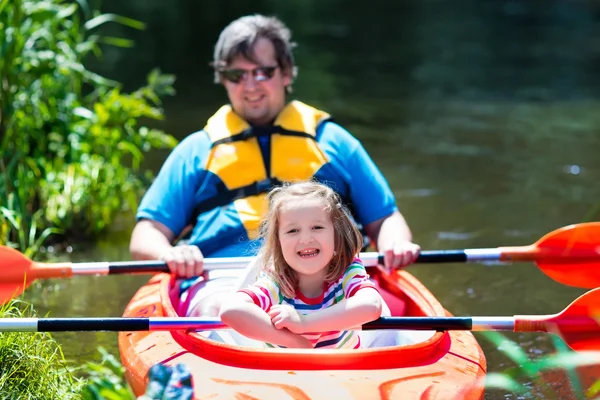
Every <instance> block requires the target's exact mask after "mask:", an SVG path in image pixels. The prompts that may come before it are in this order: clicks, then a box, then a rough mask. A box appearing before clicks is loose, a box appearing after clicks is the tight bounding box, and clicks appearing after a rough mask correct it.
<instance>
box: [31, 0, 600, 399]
mask: <svg viewBox="0 0 600 400" xmlns="http://www.w3.org/2000/svg"><path fill="white" fill-rule="evenodd" d="M102 5H103V10H104V11H108V12H116V13H119V14H124V15H127V16H131V17H134V18H137V19H140V20H143V21H144V22H146V23H147V24H148V29H147V31H145V32H131V31H128V30H126V29H124V28H119V27H113V28H111V29H112V32H108V33H111V34H116V35H127V36H129V37H133V38H134V39H135V40H136V42H137V47H136V48H135V49H134V50H133V51H129V52H127V51H125V52H123V51H120V50H119V51H114V50H112V49H106V51H105V58H104V60H103V61H102V64H97V63H93V65H95V67H94V68H95V69H96V70H97V71H98V72H101V73H104V74H106V75H108V76H109V77H113V78H116V79H119V80H122V81H124V82H125V84H126V89H133V88H136V87H137V86H139V85H140V84H141V83H142V80H143V75H144V74H145V73H147V72H148V71H149V70H150V69H151V68H152V67H154V66H159V67H160V68H161V69H162V70H163V71H165V72H169V73H174V74H176V75H177V82H176V89H177V91H178V94H177V96H176V97H174V98H171V99H167V100H166V103H165V107H166V114H167V119H166V121H165V122H164V124H162V125H161V127H162V128H165V129H167V130H168V131H170V132H171V133H173V134H174V135H176V136H177V137H179V138H183V137H184V136H186V135H187V134H189V133H191V132H193V131H196V130H198V129H200V128H201V127H202V126H203V125H204V122H205V121H206V119H207V117H208V116H210V115H211V114H212V112H214V110H215V109H216V108H217V107H218V106H219V105H220V104H221V103H223V102H224V101H226V98H225V94H224V92H223V91H222V89H221V88H220V87H218V86H216V85H214V84H213V83H212V75H211V71H210V70H209V68H208V61H209V60H210V57H211V54H212V46H213V43H214V41H215V40H216V38H217V35H218V32H219V31H220V29H221V28H222V27H223V26H224V25H225V24H227V23H228V22H229V21H230V20H232V19H233V18H235V17H237V16H239V15H242V14H245V13H250V12H262V13H267V14H276V15H278V16H280V17H281V18H283V19H284V20H285V21H286V22H287V23H288V24H289V25H290V26H291V27H292V29H293V32H294V36H295V40H296V41H298V42H299V43H300V45H299V47H298V49H297V50H298V51H297V62H298V64H299V66H300V75H299V78H298V80H297V82H296V84H295V95H296V96H297V97H298V98H300V99H302V100H303V101H306V102H309V103H312V104H314V105H316V106H318V107H321V108H324V109H326V110H329V111H331V112H332V114H333V115H334V116H335V117H336V119H337V120H338V121H339V122H340V123H342V124H343V125H345V126H346V127H347V128H348V129H350V130H351V131H352V132H353V133H354V134H355V135H356V136H357V137H359V138H360V139H361V140H362V141H363V143H364V145H365V147H366V148H367V149H368V151H369V152H370V153H371V154H372V156H373V158H374V159H375V160H376V162H377V163H378V165H379V166H380V167H381V169H382V170H383V172H384V173H385V175H386V176H387V177H388V179H389V182H390V185H391V187H392V188H393V190H394V192H395V193H396V195H397V196H398V203H399V206H400V208H401V210H402V212H403V213H404V214H405V215H406V216H407V219H408V221H409V223H410V224H411V226H412V228H413V230H414V234H415V237H416V241H417V242H418V243H420V244H421V245H422V247H423V248H424V249H452V248H478V247H496V246H508V245H524V244H530V243H533V242H535V241H536V240H537V239H539V238H540V237H541V236H542V235H544V234H545V233H547V232H549V231H551V230H553V229H556V228H559V227H561V226H564V225H568V224H571V223H576V222H582V221H585V220H593V219H597V218H598V215H599V213H600V210H599V207H600V206H599V205H600V185H598V182H600V179H599V178H600V159H599V158H598V154H597V149H598V147H599V144H600V143H599V142H600V135H598V129H599V128H600V113H598V109H599V107H600V103H599V99H600V75H599V74H598V73H597V70H598V65H599V61H600V41H599V40H598V38H599V37H600V24H599V23H598V16H599V14H600V13H599V11H600V3H598V2H595V1H591V0H588V1H585V0H580V1H571V2H565V1H562V0H531V1H526V2H525V1H517V0H510V1H485V2H482V1H478V0H463V1H460V2H456V1H449V0H405V1H401V2H387V1H382V0H376V1H371V2H369V3H368V5H366V4H365V2H363V1H357V0H345V1H341V0H328V1H326V2H324V1H316V0H310V1H309V0H303V1H299V0H296V1H285V2H282V1H276V0H262V1H254V2H252V3H248V2H241V1H235V0H227V1H203V2H198V1H192V0H187V1H179V2H177V5H176V6H175V5H174V4H172V3H170V2H164V1H161V0H146V1H144V2H123V1H115V0H104V1H103V4H102ZM164 157H165V153H164V152H157V153H156V154H154V155H153V157H151V158H149V160H148V162H149V165H150V167H151V168H153V169H154V170H157V169H158V167H159V166H160V164H161V163H162V160H163V159H164ZM124 225H125V226H123V227H121V228H120V229H121V230H120V231H119V232H117V233H115V232H111V233H110V235H109V236H110V238H109V239H107V240H106V241H103V242H101V243H99V244H98V247H97V248H95V249H88V250H82V249H81V248H76V249H75V251H74V253H73V258H78V259H80V260H85V261H91V260H93V261H100V260H118V259H128V258H129V255H128V252H127V240H128V231H127V226H126V225H127V224H124ZM410 271H411V272H413V273H414V274H415V275H416V276H417V277H418V278H419V279H421V280H422V281H423V282H424V283H425V284H426V285H427V286H428V287H429V288H430V289H431V291H432V292H433V293H434V294H435V295H436V296H437V297H438V298H439V299H440V300H441V301H442V303H443V304H444V305H445V306H446V307H447V308H448V309H449V310H450V311H451V312H452V313H454V314H455V315H514V314H528V313H529V314H548V313H554V312H557V311H559V310H561V309H563V308H564V307H565V306H566V305H567V304H569V303H570V302H571V301H572V300H573V299H575V297H577V295H579V294H581V293H582V290H580V289H577V288H569V287H565V286H562V285H560V284H558V283H556V282H554V281H552V280H551V279H550V278H548V277H546V276H545V275H544V274H543V273H541V272H540V271H539V269H538V268H537V267H536V266H535V265H533V264H528V263H519V264H514V265H502V266H498V265H495V266H486V265H482V264H468V265H467V264H450V265H419V266H413V267H410ZM144 281H145V278H141V277H115V278H81V279H73V280H68V281H63V282H60V283H54V282H52V283H49V284H47V285H43V287H44V291H39V292H36V293H38V294H40V295H35V299H34V300H35V303H36V304H38V306H39V308H40V309H42V310H43V311H48V312H50V313H51V315H53V316H90V315H94V316H110V315H120V314H121V313H122V310H123V307H124V306H125V304H126V303H127V301H128V299H130V298H131V295H132V294H133V293H134V291H135V289H136V288H137V287H139V285H140V284H141V283H142V282H144ZM31 292H32V291H30V293H31ZM32 296H33V294H32ZM57 336H59V335H57ZM65 337H66V338H67V339H68V338H72V337H74V336H70V335H65ZM509 337H510V338H511V339H512V340H516V341H518V342H519V343H520V344H521V346H522V347H523V348H524V349H525V350H526V351H528V352H531V353H533V354H537V353H548V352H549V351H550V350H551V349H552V346H551V343H550V342H549V341H548V340H547V336H544V335H536V334H511V335H509ZM75 343H76V344H75V345H71V344H70V345H69V346H68V347H67V348H66V349H65V350H66V352H67V354H68V355H69V356H70V357H72V358H77V359H81V360H84V359H86V358H87V357H88V356H89V355H90V354H93V353H95V350H94V349H95V346H97V345H98V344H99V343H102V344H104V345H106V346H107V347H109V348H110V349H111V350H113V351H115V350H116V335H115V334H97V335H95V334H90V335H89V336H88V334H86V335H78V336H77V340H76V341H75ZM482 345H483V346H484V350H485V352H486V355H487V357H488V366H489V369H490V370H491V371H499V370H501V369H502V368H504V367H506V366H507V364H506V359H505V358H504V357H503V356H502V354H501V353H500V352H499V351H498V350H497V349H495V348H493V346H490V345H489V344H488V343H486V342H485V341H484V340H482ZM73 346H75V347H73ZM494 397H495V394H490V395H489V398H494ZM497 398H504V396H502V395H498V396H497Z"/></svg>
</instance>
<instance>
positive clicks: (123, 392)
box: [82, 347, 135, 400]
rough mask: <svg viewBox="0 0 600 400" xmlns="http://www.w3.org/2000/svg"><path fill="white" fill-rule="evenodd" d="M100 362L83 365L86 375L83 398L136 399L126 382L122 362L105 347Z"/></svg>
mask: <svg viewBox="0 0 600 400" xmlns="http://www.w3.org/2000/svg"><path fill="white" fill-rule="evenodd" d="M98 351H99V352H100V353H101V354H102V361H101V362H100V363H95V362H88V363H86V364H85V365H83V366H82V369H83V371H84V374H85V376H86V380H87V382H86V384H85V385H84V386H83V391H82V398H83V400H135V395H134V394H133V392H132V391H131V389H130V388H129V386H128V385H127V382H125V378H124V372H125V369H124V368H123V366H122V365H121V363H120V362H119V361H118V360H117V359H116V358H115V357H114V356H113V355H112V354H109V353H108V352H107V351H106V350H105V349H104V348H102V347H99V348H98Z"/></svg>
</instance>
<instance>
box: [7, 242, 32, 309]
mask: <svg viewBox="0 0 600 400" xmlns="http://www.w3.org/2000/svg"><path fill="white" fill-rule="evenodd" d="M32 264H33V261H31V260H30V259H28V258H27V257H25V256H24V255H23V254H21V253H20V252H18V251H17V250H15V249H11V248H10V247H0V265H1V268H0V271H1V272H0V304H4V303H6V302H8V301H9V300H10V299H12V298H14V297H16V296H18V295H19V294H21V293H22V292H23V290H25V288H26V287H27V286H28V285H29V283H30V282H31V280H33V276H30V275H33V274H30V273H29V272H30V270H31V268H32Z"/></svg>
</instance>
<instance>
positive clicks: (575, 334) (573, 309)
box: [554, 288, 600, 351]
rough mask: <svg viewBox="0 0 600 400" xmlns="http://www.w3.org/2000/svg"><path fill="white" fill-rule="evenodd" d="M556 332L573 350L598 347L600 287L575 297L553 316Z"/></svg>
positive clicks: (588, 349)
mask: <svg viewBox="0 0 600 400" xmlns="http://www.w3.org/2000/svg"><path fill="white" fill-rule="evenodd" d="M554 323H555V324H556V326H557V327H558V334H559V335H560V336H561V337H562V338H563V339H564V341H565V342H566V343H567V344H568V345H569V346H570V347H571V348H572V349H573V350H575V351H598V349H600V288H598V289H594V290H590V291H589V292H587V293H585V294H583V295H582V296H580V297H578V298H577V299H575V300H574V301H573V302H572V303H571V304H569V306H568V307H567V308H565V310H564V311H563V312H561V313H560V314H558V315H557V316H556V317H555V318H554Z"/></svg>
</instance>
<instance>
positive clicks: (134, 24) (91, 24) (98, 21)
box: [83, 14, 146, 31]
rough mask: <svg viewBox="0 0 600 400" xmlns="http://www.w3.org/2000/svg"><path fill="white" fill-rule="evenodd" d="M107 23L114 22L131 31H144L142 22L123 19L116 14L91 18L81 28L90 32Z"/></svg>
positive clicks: (144, 26) (144, 27) (144, 25)
mask: <svg viewBox="0 0 600 400" xmlns="http://www.w3.org/2000/svg"><path fill="white" fill-rule="evenodd" d="M107 22H115V23H118V24H121V25H125V26H128V27H130V28H133V29H138V30H144V29H146V24H144V23H143V22H140V21H137V20H135V19H132V18H127V17H123V16H121V15H117V14H102V15H98V16H97V17H95V18H92V19H90V20H89V21H87V22H86V23H85V24H84V25H83V26H84V27H85V29H86V30H88V31H90V30H92V29H94V28H97V27H98V26H100V25H102V24H105V23H107Z"/></svg>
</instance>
